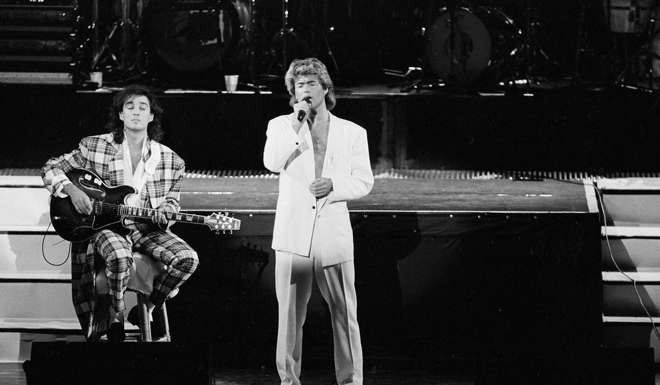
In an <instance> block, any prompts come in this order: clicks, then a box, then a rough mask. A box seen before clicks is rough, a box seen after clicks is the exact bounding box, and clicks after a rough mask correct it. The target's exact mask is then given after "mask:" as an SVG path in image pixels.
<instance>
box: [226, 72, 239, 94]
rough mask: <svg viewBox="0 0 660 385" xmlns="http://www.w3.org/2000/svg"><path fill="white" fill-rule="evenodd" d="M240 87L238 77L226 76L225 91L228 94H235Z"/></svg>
mask: <svg viewBox="0 0 660 385" xmlns="http://www.w3.org/2000/svg"><path fill="white" fill-rule="evenodd" d="M237 86H238V75H225V89H226V90H227V92H235V91H236V87H237Z"/></svg>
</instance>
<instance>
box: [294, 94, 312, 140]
mask: <svg viewBox="0 0 660 385" xmlns="http://www.w3.org/2000/svg"><path fill="white" fill-rule="evenodd" d="M311 111H312V98H311V97H310V96H306V97H304V98H302V100H299V101H298V102H297V103H296V104H294V105H293V112H294V114H293V117H292V118H291V126H293V129H294V131H296V133H298V131H300V127H302V125H303V124H304V123H305V119H306V118H307V117H308V116H309V113H310V112H311Z"/></svg>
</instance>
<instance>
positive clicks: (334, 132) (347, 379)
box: [263, 58, 374, 385]
mask: <svg viewBox="0 0 660 385" xmlns="http://www.w3.org/2000/svg"><path fill="white" fill-rule="evenodd" d="M284 81H285V84H286V87H287V90H288V91H289V94H290V95H291V100H290V105H291V106H292V108H293V112H292V113H291V114H287V115H281V116H278V117H276V118H274V119H272V120H271V121H270V122H269V123H268V129H267V132H266V136H267V138H266V144H265V147H264V156H263V161H264V165H265V166H266V168H268V169H269V170H271V171H273V172H277V173H279V174H280V177H279V196H278V200H277V211H276V213H275V225H274V229H273V243H272V247H273V249H274V250H275V292H276V296H277V302H278V331H277V348H276V353H275V361H276V365H277V371H278V373H279V376H280V379H281V384H282V385H299V384H300V366H301V358H302V357H301V353H302V334H303V324H304V323H305V317H306V313H307V303H308V301H309V298H310V295H311V290H312V281H313V280H314V279H315V280H316V283H317V285H318V288H319V291H320V292H321V295H322V296H323V298H324V299H325V302H326V303H327V304H328V306H329V309H330V317H331V322H332V331H333V336H334V338H333V345H334V359H335V375H336V380H337V383H338V384H355V385H362V378H363V376H362V346H361V342H360V328H359V326H358V322H357V296H356V293H355V269H354V265H353V231H352V228H351V222H350V218H349V215H348V208H347V205H346V202H347V201H349V200H352V199H358V198H361V197H363V196H365V195H367V194H368V193H369V192H370V191H371V188H372V187H373V183H374V177H373V174H372V172H371V163H370V161H369V146H368V143H367V132H366V130H365V129H364V128H362V127H360V126H358V125H357V124H355V123H352V122H350V121H348V120H345V119H341V118H339V117H337V116H335V115H333V114H331V113H330V110H332V108H333V107H334V106H335V95H334V89H333V85H332V80H331V79H330V76H329V74H328V70H327V69H326V67H325V65H324V64H323V63H322V62H321V61H319V60H318V59H315V58H308V59H304V60H294V61H293V62H292V63H291V65H290V66H289V69H288V71H287V72H286V75H285V79H284Z"/></svg>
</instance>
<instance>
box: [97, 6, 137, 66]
mask: <svg viewBox="0 0 660 385" xmlns="http://www.w3.org/2000/svg"><path fill="white" fill-rule="evenodd" d="M119 2H120V8H121V17H120V18H119V19H117V20H115V21H114V22H113V24H112V26H111V27H110V31H109V32H108V33H107V35H106V36H105V37H104V39H103V43H102V44H101V45H100V47H99V42H100V39H99V37H100V36H99V31H98V28H99V23H98V21H99V0H93V3H92V14H93V15H94V16H93V18H94V26H95V31H94V54H93V58H92V62H91V66H90V67H91V69H92V70H94V69H96V68H101V67H102V66H103V65H107V66H109V69H110V70H111V71H118V72H127V71H129V70H130V69H132V68H133V67H135V65H137V61H136V62H134V63H131V62H130V59H129V55H130V53H131V49H130V45H131V41H132V38H136V37H137V35H138V32H139V26H138V24H137V23H135V22H133V20H131V17H130V11H131V5H132V2H131V0H119ZM136 5H137V17H138V18H140V17H141V12H142V0H137V1H136ZM117 34H119V46H118V47H117V48H116V49H114V48H113V47H112V41H113V40H114V39H115V36H116V35H117ZM131 35H133V36H131ZM107 60H109V61H110V63H109V64H105V63H106V61H107Z"/></svg>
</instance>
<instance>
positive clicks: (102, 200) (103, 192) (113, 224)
mask: <svg viewBox="0 0 660 385" xmlns="http://www.w3.org/2000/svg"><path fill="white" fill-rule="evenodd" d="M66 175H67V177H68V178H69V180H70V181H71V183H73V184H74V185H75V186H76V187H78V188H79V189H81V190H82V191H83V192H84V193H85V194H87V196H89V198H90V199H91V200H92V212H91V214H88V215H87V214H80V213H78V211H76V208H75V207H74V206H73V203H72V202H71V199H69V198H68V197H66V198H59V197H56V196H52V197H51V199H50V221H51V223H52V224H53V227H54V228H55V231H56V232H57V234H58V235H59V236H60V237H62V238H64V239H66V240H67V241H71V242H80V241H84V240H87V239H89V238H91V237H92V236H93V235H94V234H95V233H96V232H98V231H99V230H103V229H111V230H113V231H115V232H117V233H119V234H128V233H129V232H130V229H128V228H127V226H128V225H129V222H130V221H129V220H132V219H151V217H152V215H153V213H154V211H155V209H149V208H142V207H135V206H130V205H128V204H127V200H128V197H129V196H130V195H131V194H135V193H136V190H135V189H134V188H133V187H132V186H128V185H120V186H115V187H110V186H108V185H107V184H106V183H105V182H104V181H103V180H102V179H101V178H100V177H99V176H98V175H96V174H95V173H94V172H92V171H89V170H84V169H81V168H74V169H72V170H71V171H69V172H67V174H66ZM165 216H166V217H167V219H168V220H169V221H175V222H183V223H193V224H198V225H206V226H208V227H209V228H210V229H211V230H213V231H215V232H220V231H222V232H223V233H224V232H227V231H229V232H233V231H237V230H240V228H241V221H240V220H239V219H236V218H232V217H230V216H228V213H224V214H223V213H213V214H211V215H208V216H202V215H196V214H188V213H166V215H165Z"/></svg>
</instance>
